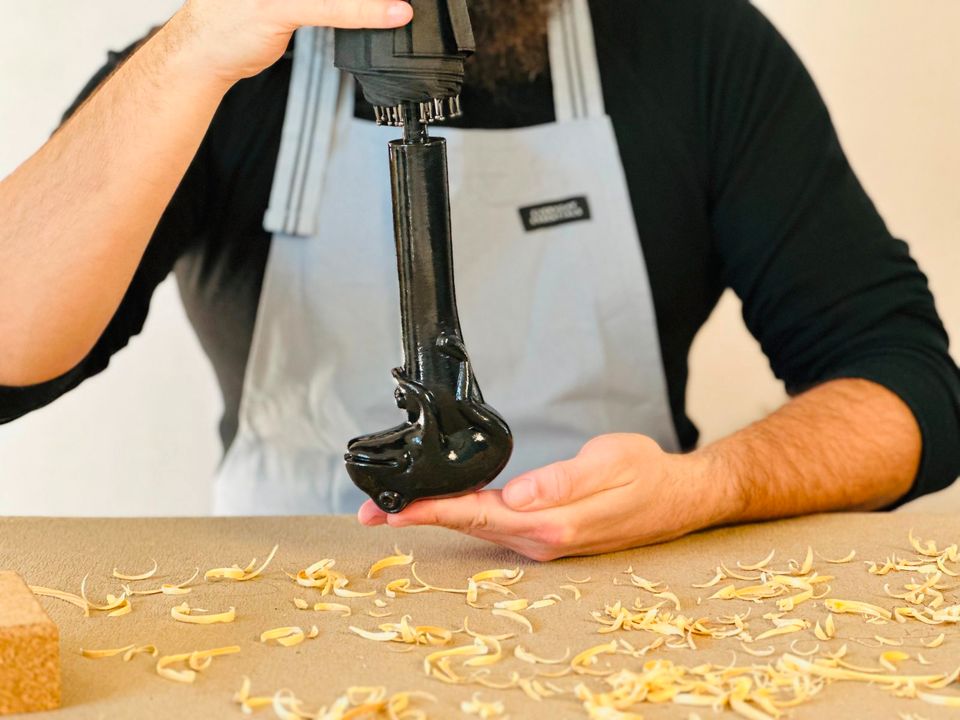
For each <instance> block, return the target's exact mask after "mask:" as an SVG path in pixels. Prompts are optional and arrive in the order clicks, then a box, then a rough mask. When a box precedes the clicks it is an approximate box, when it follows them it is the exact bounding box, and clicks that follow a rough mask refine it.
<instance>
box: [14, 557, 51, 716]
mask: <svg viewBox="0 0 960 720" xmlns="http://www.w3.org/2000/svg"><path fill="white" fill-rule="evenodd" d="M58 707H60V633H59V632H58V630H57V626H56V625H54V623H53V621H52V620H51V619H50V617H49V616H48V615H47V613H46V612H44V610H43V607H41V605H40V603H39V602H37V598H36V597H35V596H34V594H33V593H32V592H30V588H28V587H27V584H26V583H25V582H24V581H23V580H21V579H20V576H19V575H17V574H16V573H13V572H0V715H8V714H11V713H23V712H34V711H37V710H53V709H55V708H58Z"/></svg>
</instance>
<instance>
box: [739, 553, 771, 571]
mask: <svg viewBox="0 0 960 720" xmlns="http://www.w3.org/2000/svg"><path fill="white" fill-rule="evenodd" d="M776 554H777V551H776V549H774V550H771V551H770V552H769V553H768V554H767V556H766V557H765V558H763V560H760V561H758V562H755V563H748V564H746V565H744V564H743V563H741V562H740V561H739V560H738V561H737V567H738V568H740V569H741V570H762V569H763V568H765V567H766V566H767V565H769V564H770V561H771V560H773V556H774V555H776Z"/></svg>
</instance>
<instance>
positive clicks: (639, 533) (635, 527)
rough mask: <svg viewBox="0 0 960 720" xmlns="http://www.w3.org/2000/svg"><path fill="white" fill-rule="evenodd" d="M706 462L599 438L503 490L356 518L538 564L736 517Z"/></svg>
mask: <svg viewBox="0 0 960 720" xmlns="http://www.w3.org/2000/svg"><path fill="white" fill-rule="evenodd" d="M709 462H710V461H709V459H708V458H707V457H706V456H701V455H697V454H690V455H673V454H669V453H666V452H664V451H663V450H661V449H660V447H659V446H658V445H657V443H656V442H654V441H653V440H651V439H650V438H648V437H645V436H643V435H629V434H618V435H601V436H600V437H597V438H594V439H593V440H591V441H590V442H588V443H587V444H586V445H584V447H583V449H582V450H581V451H580V453H579V454H578V455H577V456H576V457H575V458H573V459H572V460H566V461H563V462H558V463H554V464H553V465H548V466H546V467H544V468H541V469H539V470H534V471H532V472H529V473H527V474H525V475H521V476H520V477H517V478H515V479H513V480H511V481H510V482H509V483H508V484H507V485H506V486H505V487H504V488H503V490H502V491H501V490H484V491H481V492H479V493H473V494H471V495H465V496H463V497H457V498H447V499H443V500H421V501H419V502H416V503H414V504H412V505H410V506H409V507H408V508H406V509H405V510H403V512H401V513H398V514H396V515H387V514H386V513H384V512H383V511H381V510H380V509H379V508H378V507H377V506H376V505H374V503H373V502H372V501H369V500H368V501H367V502H366V503H365V504H364V505H363V507H362V508H360V513H359V518H360V522H362V523H363V524H365V525H383V524H389V525H391V526H393V527H405V526H408V525H441V526H444V527H448V528H452V529H454V530H459V531H461V532H464V533H467V534H469V535H473V536H475V537H478V538H482V539H484V540H489V541H492V542H495V543H497V544H499V545H503V546H504V547H508V548H511V549H513V550H515V551H517V552H519V553H521V554H523V555H526V556H527V557H529V558H532V559H534V560H553V559H555V558H558V557H563V556H566V555H591V554H595V553H601V552H611V551H614V550H622V549H625V548H630V547H635V546H637V545H646V544H649V543H653V542H659V541H662V540H669V539H672V538H675V537H679V536H681V535H685V534H686V533H689V532H693V531H694V530H699V529H701V528H704V527H707V526H708V525H712V524H717V523H720V522H723V521H724V520H725V519H726V518H727V517H728V515H733V513H734V512H735V511H736V509H737V502H738V497H737V494H736V493H735V492H733V491H732V489H731V486H730V485H729V484H726V485H725V484H724V483H722V482H719V478H718V477H717V476H716V475H715V474H714V473H712V472H711V471H710V467H709Z"/></svg>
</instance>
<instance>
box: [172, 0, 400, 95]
mask: <svg viewBox="0 0 960 720" xmlns="http://www.w3.org/2000/svg"><path fill="white" fill-rule="evenodd" d="M411 17H413V9H412V7H411V6H410V4H409V3H407V2H404V1H403V0H188V2H187V3H186V4H185V5H184V7H183V9H182V10H181V11H180V12H179V13H178V16H177V17H175V18H174V20H173V21H171V24H172V25H174V26H177V27H178V28H179V38H178V40H177V42H180V43H183V46H184V47H192V48H193V50H195V51H196V52H195V54H196V55H197V56H198V57H199V58H200V63H201V65H200V67H199V68H198V70H209V71H210V72H212V73H214V74H215V75H216V76H217V77H218V78H220V79H222V80H224V81H226V82H228V83H232V82H236V81H237V80H240V79H241V78H245V77H251V76H253V75H256V74H257V73H259V72H260V71H262V70H263V69H264V68H267V67H269V66H270V65H272V64H273V63H275V62H276V61H277V60H278V59H279V58H280V56H281V55H282V54H283V53H284V51H285V50H286V48H287V45H288V44H289V43H290V37H291V35H293V32H294V31H295V30H296V29H297V28H299V27H303V26H308V25H319V26H328V27H340V28H390V27H398V26H400V25H405V24H406V23H408V22H410V19H411Z"/></svg>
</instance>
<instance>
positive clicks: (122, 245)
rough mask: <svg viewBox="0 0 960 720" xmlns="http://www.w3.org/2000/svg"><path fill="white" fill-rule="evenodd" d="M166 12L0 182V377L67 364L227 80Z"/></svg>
mask: <svg viewBox="0 0 960 720" xmlns="http://www.w3.org/2000/svg"><path fill="white" fill-rule="evenodd" d="M175 22H176V21H172V23H171V26H168V27H166V28H164V29H163V30H161V31H160V32H159V33H158V34H156V35H155V36H154V37H153V38H152V39H151V40H150V41H149V42H148V43H146V44H145V45H144V46H143V47H142V48H141V49H140V50H139V51H138V52H136V53H135V54H134V55H133V56H132V57H131V58H130V60H129V61H128V62H127V63H126V64H125V65H124V66H122V67H121V68H120V69H119V70H118V71H117V72H116V73H115V74H114V75H113V77H112V78H110V80H109V81H107V82H106V83H105V84H104V86H103V87H102V88H101V89H100V90H99V91H98V92H97V93H96V94H95V95H94V96H93V97H92V98H91V99H90V100H89V101H88V102H87V103H86V104H85V105H84V106H83V107H82V108H81V109H80V110H79V111H78V112H77V113H76V114H75V115H74V117H73V118H72V119H71V120H70V121H69V122H68V123H67V124H66V125H65V126H64V127H63V128H62V129H61V130H60V131H59V132H58V133H57V134H56V135H55V136H54V137H53V138H52V139H51V140H50V141H49V142H48V143H47V144H46V145H45V146H44V147H43V148H42V149H41V150H40V151H39V152H37V153H36V154H35V155H34V156H33V157H31V158H30V159H29V160H28V161H27V162H25V163H24V164H23V165H22V166H21V167H20V168H19V169H17V171H16V172H14V173H13V175H11V176H10V177H8V178H7V179H5V180H3V182H2V183H0V210H2V216H3V218H4V222H3V224H2V225H0V338H3V342H2V343H0V345H2V348H3V349H2V351H0V384H6V385H26V384H31V383H35V382H40V381H43V380H46V379H49V378H52V377H55V376H56V375H59V374H60V373H62V372H65V371H66V370H68V369H69V368H70V367H72V366H73V365H74V364H76V363H77V362H78V361H79V360H80V359H82V357H83V356H84V355H85V354H86V353H87V352H88V351H89V350H90V348H91V347H92V346H93V344H94V343H95V342H96V339H97V338H98V337H99V336H100V334H101V333H102V332H103V329H104V328H105V327H106V325H107V323H108V322H109V320H110V318H111V317H112V316H113V313H114V312H115V311H116V308H117V306H118V305H119V303H120V300H121V298H122V297H123V294H124V292H125V291H126V288H127V287H128V285H129V283H130V280H131V278H132V276H133V273H134V271H135V269H136V267H137V265H138V263H139V261H140V259H141V257H142V255H143V252H144V250H145V248H146V245H147V243H148V241H149V239H150V236H151V234H152V233H153V230H154V229H155V227H156V225H157V223H158V221H159V219H160V217H161V215H162V213H163V211H164V208H165V207H166V206H167V204H168V203H169V201H170V198H171V197H172V195H173V193H174V191H175V190H176V188H177V186H178V184H179V183H180V181H181V179H182V178H183V175H184V173H185V172H186V169H187V167H188V166H189V164H190V161H191V159H192V158H193V156H194V155H195V153H196V151H197V148H198V147H199V145H200V142H201V141H202V139H203V136H204V133H205V132H206V129H207V127H208V125H209V123H210V120H211V118H212V117H213V114H214V112H215V111H216V108H217V106H218V104H219V102H220V100H221V99H222V96H223V94H224V92H225V91H226V89H227V87H228V85H227V84H226V83H224V82H222V81H220V80H218V79H216V78H214V77H213V76H211V75H210V74H204V73H202V72H197V70H196V68H193V67H190V66H189V57H188V55H187V54H186V53H183V52H180V51H179V50H178V48H177V47H176V45H177V43H178V40H177V36H178V33H181V34H182V32H181V30H180V29H179V28H177V27H176V26H175Z"/></svg>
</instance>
